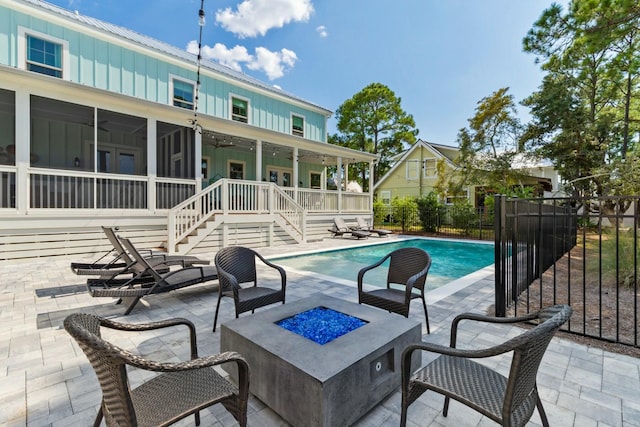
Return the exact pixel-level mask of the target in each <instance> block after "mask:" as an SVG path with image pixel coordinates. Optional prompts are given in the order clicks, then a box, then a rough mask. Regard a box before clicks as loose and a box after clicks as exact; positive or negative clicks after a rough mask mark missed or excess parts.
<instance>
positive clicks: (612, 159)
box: [522, 0, 640, 209]
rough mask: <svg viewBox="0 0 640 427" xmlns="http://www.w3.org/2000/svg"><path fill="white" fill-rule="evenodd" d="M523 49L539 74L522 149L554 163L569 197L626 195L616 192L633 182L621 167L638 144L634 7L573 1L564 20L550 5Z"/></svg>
mask: <svg viewBox="0 0 640 427" xmlns="http://www.w3.org/2000/svg"><path fill="white" fill-rule="evenodd" d="M523 44H524V50H525V51H526V52H530V53H532V54H534V55H536V61H537V62H540V63H542V69H543V70H544V71H545V72H546V75H545V77H544V79H543V82H542V85H541V86H540V88H539V90H538V91H537V92H535V93H533V94H532V95H531V96H530V97H529V98H527V99H526V100H525V101H524V102H523V104H524V105H526V106H528V107H529V108H530V109H531V114H532V117H533V120H532V122H531V123H530V125H529V126H528V127H527V129H526V131H525V132H524V134H523V138H522V141H523V143H526V144H527V145H528V146H529V147H531V148H533V149H535V150H537V151H538V152H539V153H541V154H542V155H543V156H544V157H547V158H549V159H550V160H551V161H552V162H553V164H554V166H555V168H556V169H557V170H558V171H559V172H560V174H561V175H562V177H563V178H564V179H566V180H567V181H568V186H567V189H566V190H567V191H569V192H570V193H571V194H573V195H575V196H580V195H586V196H591V195H598V196H607V195H615V194H623V193H620V191H628V187H627V188H625V185H621V184H623V182H624V181H632V182H633V181H635V182H637V180H638V175H633V173H634V170H635V171H637V169H636V168H635V167H634V166H633V165H629V164H628V161H627V159H628V158H629V159H630V160H631V159H632V158H634V159H637V157H635V155H634V154H633V153H635V152H637V149H636V146H637V145H638V142H637V140H638V137H640V108H639V99H638V93H639V90H640V75H639V71H640V6H639V4H638V2H637V1H635V0H633V1H630V0H574V1H571V2H570V3H569V6H568V9H567V11H566V12H565V11H564V10H563V9H562V7H561V6H559V5H556V4H554V5H553V6H551V7H550V8H549V9H547V10H545V11H544V12H543V14H542V16H541V17H540V18H539V19H538V21H537V22H536V23H535V24H534V26H533V28H532V29H531V30H530V31H529V33H528V34H527V36H526V37H525V39H524V41H523ZM635 161H637V160H633V161H631V163H633V162H635ZM636 193H637V191H636ZM626 194H629V193H626ZM632 194H635V193H632ZM605 209H626V207H625V206H623V205H618V206H614V205H612V204H610V205H609V206H607V207H605Z"/></svg>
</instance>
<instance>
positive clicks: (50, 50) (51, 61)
mask: <svg viewBox="0 0 640 427" xmlns="http://www.w3.org/2000/svg"><path fill="white" fill-rule="evenodd" d="M18 64H19V67H20V68H23V69H25V70H28V71H32V72H34V73H39V74H45V75H47V76H52V77H57V78H59V79H69V75H68V66H69V43H68V42H67V41H66V40H62V39H58V38H55V37H51V36H49V35H48V34H44V33H39V32H37V31H33V30H31V29H27V28H24V27H18Z"/></svg>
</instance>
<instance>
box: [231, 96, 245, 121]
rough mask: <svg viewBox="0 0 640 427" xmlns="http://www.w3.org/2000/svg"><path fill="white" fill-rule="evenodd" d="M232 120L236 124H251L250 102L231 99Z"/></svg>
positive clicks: (233, 97) (236, 98) (241, 99)
mask: <svg viewBox="0 0 640 427" xmlns="http://www.w3.org/2000/svg"><path fill="white" fill-rule="evenodd" d="M231 120H235V121H236V122H242V123H249V100H248V99H243V98H238V97H236V96H232V97H231Z"/></svg>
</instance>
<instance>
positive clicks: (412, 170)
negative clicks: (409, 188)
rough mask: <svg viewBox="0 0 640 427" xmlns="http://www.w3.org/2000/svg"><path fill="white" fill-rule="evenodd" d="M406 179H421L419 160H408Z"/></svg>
mask: <svg viewBox="0 0 640 427" xmlns="http://www.w3.org/2000/svg"><path fill="white" fill-rule="evenodd" d="M406 177H407V179H411V180H412V179H418V178H420V162H419V161H418V160H415V159H411V160H407V162H406Z"/></svg>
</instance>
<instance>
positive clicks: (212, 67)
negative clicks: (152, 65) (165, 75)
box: [19, 0, 333, 115]
mask: <svg viewBox="0 0 640 427" xmlns="http://www.w3.org/2000/svg"><path fill="white" fill-rule="evenodd" d="M19 1H20V2H22V3H26V4H29V5H31V6H34V7H37V8H40V9H42V10H44V11H47V12H49V13H53V14H56V15H58V16H59V17H61V18H63V19H67V20H71V21H74V22H76V23H79V24H81V25H83V26H86V27H90V28H92V29H94V30H97V31H100V32H103V33H107V34H109V35H110V36H113V37H117V38H120V39H123V40H125V41H127V42H130V43H134V44H137V45H139V46H142V47H145V48H148V49H152V50H155V51H157V52H160V53H162V54H165V55H170V56H172V57H174V58H177V59H179V60H181V61H184V62H186V63H188V64H190V65H195V64H196V63H197V55H195V54H192V53H189V52H187V51H186V50H183V49H180V48H177V47H175V46H172V45H170V44H168V43H165V42H162V41H160V40H156V39H154V38H152V37H149V36H145V35H143V34H140V33H137V32H135V31H133V30H130V29H128V28H125V27H121V26H118V25H115V24H111V23H109V22H105V21H101V20H99V19H96V18H92V17H90V16H84V15H81V14H80V13H78V12H77V11H73V12H72V11H70V10H67V9H64V8H61V7H59V6H56V5H53V4H51V3H47V2H45V1H41V0H19ZM201 68H202V69H206V70H209V71H211V72H213V73H218V74H221V75H223V76H226V77H230V78H232V79H234V80H236V81H238V82H242V83H244V84H247V85H250V86H253V87H255V88H259V89H262V90H265V91H268V92H271V93H273V94H276V95H280V96H284V97H286V98H289V99H292V100H295V101H298V102H301V103H304V104H308V105H309V106H310V107H313V108H317V109H320V110H323V111H324V112H325V114H326V115H331V114H332V113H333V112H332V111H331V110H328V109H327V108H325V107H322V106H320V105H318V104H315V103H313V102H310V101H307V100H305V99H303V98H300V97H298V96H296V95H293V94H291V93H288V92H286V91H284V90H282V89H279V88H277V87H275V86H273V85H270V84H267V83H265V82H263V81H261V80H258V79H256V78H254V77H251V76H248V75H246V74H244V73H242V72H239V71H236V70H233V69H231V68H229V67H227V66H224V65H221V64H219V63H217V62H215V61H210V60H207V59H202V60H201Z"/></svg>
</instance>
